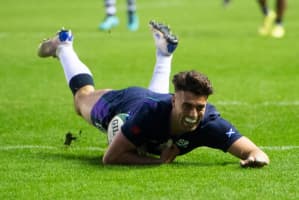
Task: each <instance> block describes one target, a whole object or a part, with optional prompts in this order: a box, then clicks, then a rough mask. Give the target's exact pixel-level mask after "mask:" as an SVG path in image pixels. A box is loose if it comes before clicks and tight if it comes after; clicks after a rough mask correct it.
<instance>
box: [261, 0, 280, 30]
mask: <svg viewBox="0 0 299 200" xmlns="http://www.w3.org/2000/svg"><path fill="white" fill-rule="evenodd" d="M258 4H259V6H260V8H261V10H262V13H263V15H264V19H263V24H262V26H261V27H260V28H259V30H258V32H259V34H260V35H262V36H266V35H268V34H269V33H270V32H271V29H272V25H273V22H274V20H275V18H276V13H275V12H274V11H272V10H270V9H269V7H268V4H267V1H266V0H258Z"/></svg>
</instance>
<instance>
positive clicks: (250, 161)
mask: <svg viewBox="0 0 299 200" xmlns="http://www.w3.org/2000/svg"><path fill="white" fill-rule="evenodd" d="M268 164H269V161H268V160H267V159H264V158H261V157H257V156H256V157H253V156H249V157H248V158H247V159H246V160H241V161H240V165H241V167H244V168H245V167H263V166H265V165H268Z"/></svg>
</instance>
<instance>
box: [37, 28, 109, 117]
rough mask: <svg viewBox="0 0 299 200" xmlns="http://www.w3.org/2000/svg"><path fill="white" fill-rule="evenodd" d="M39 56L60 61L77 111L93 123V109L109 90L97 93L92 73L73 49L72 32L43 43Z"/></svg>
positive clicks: (61, 33)
mask: <svg viewBox="0 0 299 200" xmlns="http://www.w3.org/2000/svg"><path fill="white" fill-rule="evenodd" d="M38 55H39V56H40V57H50V56H52V57H57V58H58V59H59V61H60V63H61V66H62V68H63V70H64V74H65V78H66V81H67V83H68V85H69V87H70V89H71V91H72V93H73V95H74V105H75V110H76V111H77V113H78V114H79V115H81V116H82V117H83V118H84V119H85V120H87V121H88V122H91V120H90V112H91V109H92V107H93V105H94V104H95V102H96V101H97V100H98V99H99V98H100V96H102V95H103V94H104V93H105V92H106V91H107V90H98V91H95V88H94V81H93V77H92V73H91V72H90V70H89V68H88V67H87V66H86V65H85V64H84V63H83V62H82V61H81V60H80V59H79V57H78V55H77V54H76V52H75V51H74V49H73V36H72V33H71V31H68V30H61V31H59V32H58V33H57V35H56V36H55V37H53V38H51V39H47V40H45V41H43V42H42V43H41V44H40V46H39V49H38Z"/></svg>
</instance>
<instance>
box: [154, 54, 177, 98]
mask: <svg viewBox="0 0 299 200" xmlns="http://www.w3.org/2000/svg"><path fill="white" fill-rule="evenodd" d="M171 61H172V55H170V56H165V55H163V54H162V53H160V52H159V51H158V50H157V53H156V64H155V68H154V72H153V76H152V80H151V82H150V85H149V87H148V89H150V90H151V91H153V92H158V93H169V78H170V72H171Z"/></svg>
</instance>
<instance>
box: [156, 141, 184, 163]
mask: <svg viewBox="0 0 299 200" xmlns="http://www.w3.org/2000/svg"><path fill="white" fill-rule="evenodd" d="M179 152H180V150H179V149H178V148H177V146H176V145H174V144H172V145H171V146H170V147H166V148H165V149H163V150H162V152H161V156H160V159H161V160H162V163H171V162H172V161H174V159H175V157H176V156H177V155H178V154H179Z"/></svg>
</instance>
